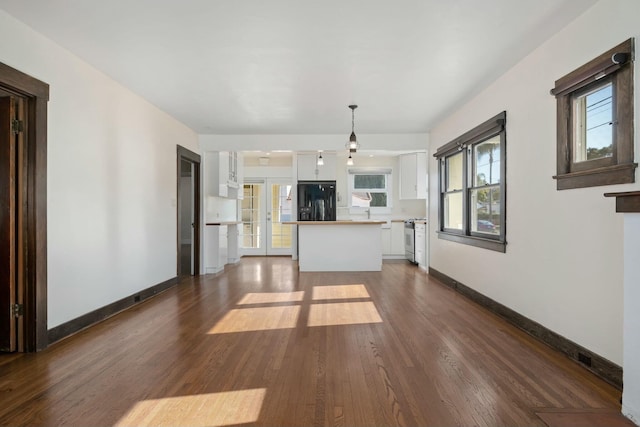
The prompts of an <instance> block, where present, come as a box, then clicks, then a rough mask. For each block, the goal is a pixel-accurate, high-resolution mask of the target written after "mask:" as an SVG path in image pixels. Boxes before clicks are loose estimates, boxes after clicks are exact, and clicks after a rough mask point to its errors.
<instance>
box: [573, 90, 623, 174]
mask: <svg viewBox="0 0 640 427" xmlns="http://www.w3.org/2000/svg"><path fill="white" fill-rule="evenodd" d="M573 112H574V117H575V127H574V132H575V133H574V150H573V151H574V153H575V154H574V161H575V162H584V161H586V160H594V159H600V158H603V157H611V156H612V155H613V126H612V125H613V121H614V120H613V85H612V84H611V83H607V84H605V85H603V86H600V87H597V88H595V89H592V90H590V91H589V92H587V93H584V94H582V95H578V96H576V97H575V98H574V100H573Z"/></svg>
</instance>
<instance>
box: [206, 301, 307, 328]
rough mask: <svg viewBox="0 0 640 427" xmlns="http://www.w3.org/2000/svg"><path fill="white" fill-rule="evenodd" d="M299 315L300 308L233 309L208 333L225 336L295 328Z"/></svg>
mask: <svg viewBox="0 0 640 427" xmlns="http://www.w3.org/2000/svg"><path fill="white" fill-rule="evenodd" d="M299 314H300V306H284V307H255V308H240V309H234V310H231V311H229V312H228V313H227V314H226V315H225V316H224V317H223V318H222V319H221V320H220V321H219V322H218V323H216V325H215V326H214V327H213V328H212V329H211V330H210V331H209V332H208V333H209V334H227V333H233V332H250V331H266V330H270V329H290V328H295V327H296V323H297V322H298V316H299Z"/></svg>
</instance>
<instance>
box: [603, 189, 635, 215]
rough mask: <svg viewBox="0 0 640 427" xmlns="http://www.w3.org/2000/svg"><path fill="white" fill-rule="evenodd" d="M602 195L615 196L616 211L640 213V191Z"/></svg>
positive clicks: (605, 194) (605, 195)
mask: <svg viewBox="0 0 640 427" xmlns="http://www.w3.org/2000/svg"><path fill="white" fill-rule="evenodd" d="M604 197H615V198H616V212H621V213H640V191H624V192H619V193H604Z"/></svg>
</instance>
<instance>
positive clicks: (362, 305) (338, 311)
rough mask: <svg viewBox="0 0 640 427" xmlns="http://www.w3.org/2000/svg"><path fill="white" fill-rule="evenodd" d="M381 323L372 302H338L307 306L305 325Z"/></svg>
mask: <svg viewBox="0 0 640 427" xmlns="http://www.w3.org/2000/svg"><path fill="white" fill-rule="evenodd" d="M360 323H382V318H381V317H380V314H379V313H378V310H376V307H375V306H374V305H373V303H372V302H339V303H333V304H314V305H312V306H311V307H310V308H309V321H308V322H307V326H334V325H355V324H360Z"/></svg>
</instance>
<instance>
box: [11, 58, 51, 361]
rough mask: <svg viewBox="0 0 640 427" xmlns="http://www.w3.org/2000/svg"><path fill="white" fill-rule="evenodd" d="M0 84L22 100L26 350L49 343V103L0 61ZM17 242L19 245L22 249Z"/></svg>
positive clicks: (40, 89) (39, 88)
mask: <svg viewBox="0 0 640 427" xmlns="http://www.w3.org/2000/svg"><path fill="white" fill-rule="evenodd" d="M0 87H1V88H2V89H3V90H4V91H7V92H10V93H12V94H14V95H15V96H16V97H19V98H21V99H22V100H23V105H24V115H23V117H22V118H21V120H22V121H23V125H24V131H23V144H24V160H23V162H24V163H23V165H22V166H23V171H24V178H25V179H24V181H23V185H22V186H21V187H20V188H18V189H17V191H20V192H21V193H22V195H23V200H24V204H23V208H22V214H21V218H17V221H19V222H21V224H22V230H21V231H22V233H17V234H18V235H20V238H21V243H20V245H21V247H22V251H23V254H22V255H23V260H24V262H23V264H22V265H21V266H19V268H20V270H21V271H20V272H16V273H17V274H18V275H20V274H21V275H22V277H23V281H22V282H23V283H22V288H23V289H19V290H18V292H20V291H22V292H23V304H24V306H23V316H24V317H23V324H24V328H23V329H22V333H23V336H22V337H19V339H20V338H22V342H23V343H24V351H25V352H33V351H38V350H43V349H45V348H46V347H47V345H48V342H49V340H48V336H47V335H48V325H47V103H48V102H49V85H48V84H47V83H44V82H42V81H40V80H37V79H35V78H33V77H31V76H29V75H27V74H25V73H23V72H21V71H18V70H16V69H15V68H12V67H9V66H8V65H5V64H3V63H0ZM20 245H18V247H20Z"/></svg>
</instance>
